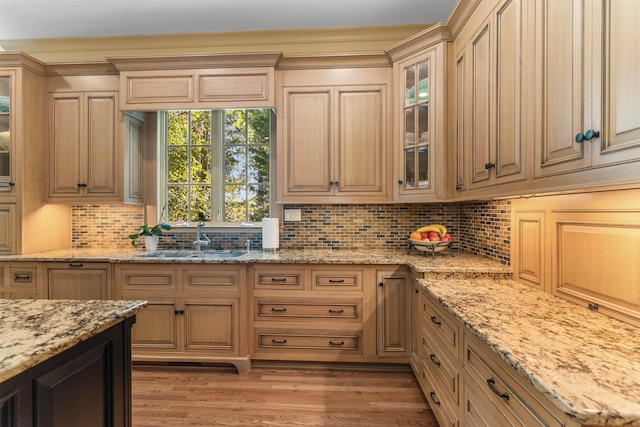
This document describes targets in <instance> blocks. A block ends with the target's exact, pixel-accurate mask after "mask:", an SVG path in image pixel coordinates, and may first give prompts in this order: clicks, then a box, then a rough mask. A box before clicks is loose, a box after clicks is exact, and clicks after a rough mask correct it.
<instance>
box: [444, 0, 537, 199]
mask: <svg viewBox="0 0 640 427" xmlns="http://www.w3.org/2000/svg"><path fill="white" fill-rule="evenodd" d="M533 3H534V2H526V1H522V0H506V1H504V0H503V1H499V2H486V3H483V4H482V5H480V6H478V9H477V10H476V11H475V12H474V14H473V16H472V17H471V18H470V20H469V22H467V24H466V25H465V27H464V28H463V30H462V31H461V33H460V34H459V35H458V36H457V37H456V39H455V41H454V43H453V50H454V53H453V56H454V61H453V64H452V76H453V78H452V89H451V90H452V93H451V99H453V101H454V108H453V109H452V112H453V114H454V121H453V122H452V123H453V126H452V128H451V132H452V135H453V138H454V141H455V147H456V149H455V150H456V153H455V156H454V160H453V162H452V164H453V165H455V167H456V175H455V185H454V189H455V192H454V197H459V196H460V195H462V194H467V195H495V194H499V193H500V192H503V191H514V190H515V191H518V190H522V189H526V188H527V185H526V181H527V179H528V177H529V175H531V173H529V172H528V164H529V163H530V161H529V160H528V159H530V158H531V155H528V154H531V153H529V151H527V147H530V146H532V144H533V133H532V129H531V119H530V117H531V116H532V115H533V114H532V113H533V105H532V103H531V102H530V97H529V95H530V94H531V91H532V82H533V78H532V76H531V73H530V71H531V70H532V62H531V61H532V58H533V44H532V38H531V27H532V25H529V23H528V19H529V16H530V13H531V11H530V9H532V7H533ZM529 167H530V166H529ZM505 184H509V185H510V186H509V187H508V189H505V188H504V185H505ZM496 186H498V187H496Z"/></svg>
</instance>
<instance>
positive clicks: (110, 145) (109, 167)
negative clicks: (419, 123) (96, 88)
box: [86, 93, 119, 195]
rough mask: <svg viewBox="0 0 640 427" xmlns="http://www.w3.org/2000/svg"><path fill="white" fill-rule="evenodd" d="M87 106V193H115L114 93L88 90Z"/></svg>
mask: <svg viewBox="0 0 640 427" xmlns="http://www.w3.org/2000/svg"><path fill="white" fill-rule="evenodd" d="M86 104H87V106H86V109H87V119H86V123H87V132H88V134H87V159H88V160H87V168H88V171H87V177H86V184H87V194H88V195H96V194H105V193H106V194H109V195H113V194H116V193H117V191H116V190H117V188H116V186H117V176H118V172H119V171H118V169H117V168H118V164H119V162H117V161H116V155H117V153H116V150H117V147H118V144H116V142H115V141H116V138H117V136H116V129H117V116H116V106H117V105H118V101H117V99H116V95H115V94H97V93H96V94H88V95H87V98H86Z"/></svg>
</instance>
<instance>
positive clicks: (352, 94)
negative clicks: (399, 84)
mask: <svg viewBox="0 0 640 427" xmlns="http://www.w3.org/2000/svg"><path fill="white" fill-rule="evenodd" d="M337 98H338V128H339V131H338V132H339V135H338V141H339V142H338V152H337V153H336V154H337V162H338V166H337V167H338V171H337V175H336V177H335V179H336V181H337V183H336V186H337V190H336V193H338V192H339V193H349V194H351V195H356V194H366V193H370V192H373V193H377V194H379V193H380V192H382V191H383V189H384V188H383V187H384V180H383V177H384V176H385V175H386V174H383V171H384V170H385V169H384V161H383V154H384V153H385V149H384V143H383V138H382V137H383V135H385V134H386V131H385V128H386V126H385V120H386V119H385V118H384V116H383V113H382V107H383V105H384V102H385V99H386V95H385V93H384V91H383V89H382V88H381V87H351V88H349V87H340V88H339V89H338V92H337Z"/></svg>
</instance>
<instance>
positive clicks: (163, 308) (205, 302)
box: [115, 264, 251, 374]
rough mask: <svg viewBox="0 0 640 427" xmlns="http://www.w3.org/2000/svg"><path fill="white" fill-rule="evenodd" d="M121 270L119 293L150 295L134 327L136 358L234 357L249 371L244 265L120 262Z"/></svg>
mask: <svg viewBox="0 0 640 427" xmlns="http://www.w3.org/2000/svg"><path fill="white" fill-rule="evenodd" d="M115 275H116V286H115V288H116V291H115V293H116V297H117V298H124V299H144V300H147V301H148V306H147V307H145V309H143V310H142V311H140V312H139V313H138V315H137V320H136V324H135V325H134V327H133V329H132V360H133V361H134V362H153V361H155V362H201V363H229V364H233V365H234V366H235V367H236V368H237V369H238V373H240V374H246V373H247V372H249V369H250V367H251V363H250V360H249V356H248V352H247V345H246V336H245V335H246V334H243V333H242V332H241V330H242V328H243V327H244V325H245V324H246V322H245V321H244V316H245V312H244V310H243V309H242V307H241V304H240V301H241V295H242V292H243V289H244V288H245V286H244V280H245V267H244V266H243V265H241V266H230V265H228V264H226V265H211V264H209V265H189V264H183V265H178V264H166V265H162V264H153V265H140V264H118V265H116V273H115Z"/></svg>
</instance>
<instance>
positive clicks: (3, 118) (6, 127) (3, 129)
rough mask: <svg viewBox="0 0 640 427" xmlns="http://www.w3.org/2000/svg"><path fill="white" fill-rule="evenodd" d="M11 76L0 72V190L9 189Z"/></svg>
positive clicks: (10, 186)
mask: <svg viewBox="0 0 640 427" xmlns="http://www.w3.org/2000/svg"><path fill="white" fill-rule="evenodd" d="M11 77H12V75H10V74H2V73H1V72H0V192H6V191H11V188H12V186H13V182H12V180H11V173H12V170H11V148H12V144H11V83H12V82H11Z"/></svg>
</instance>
